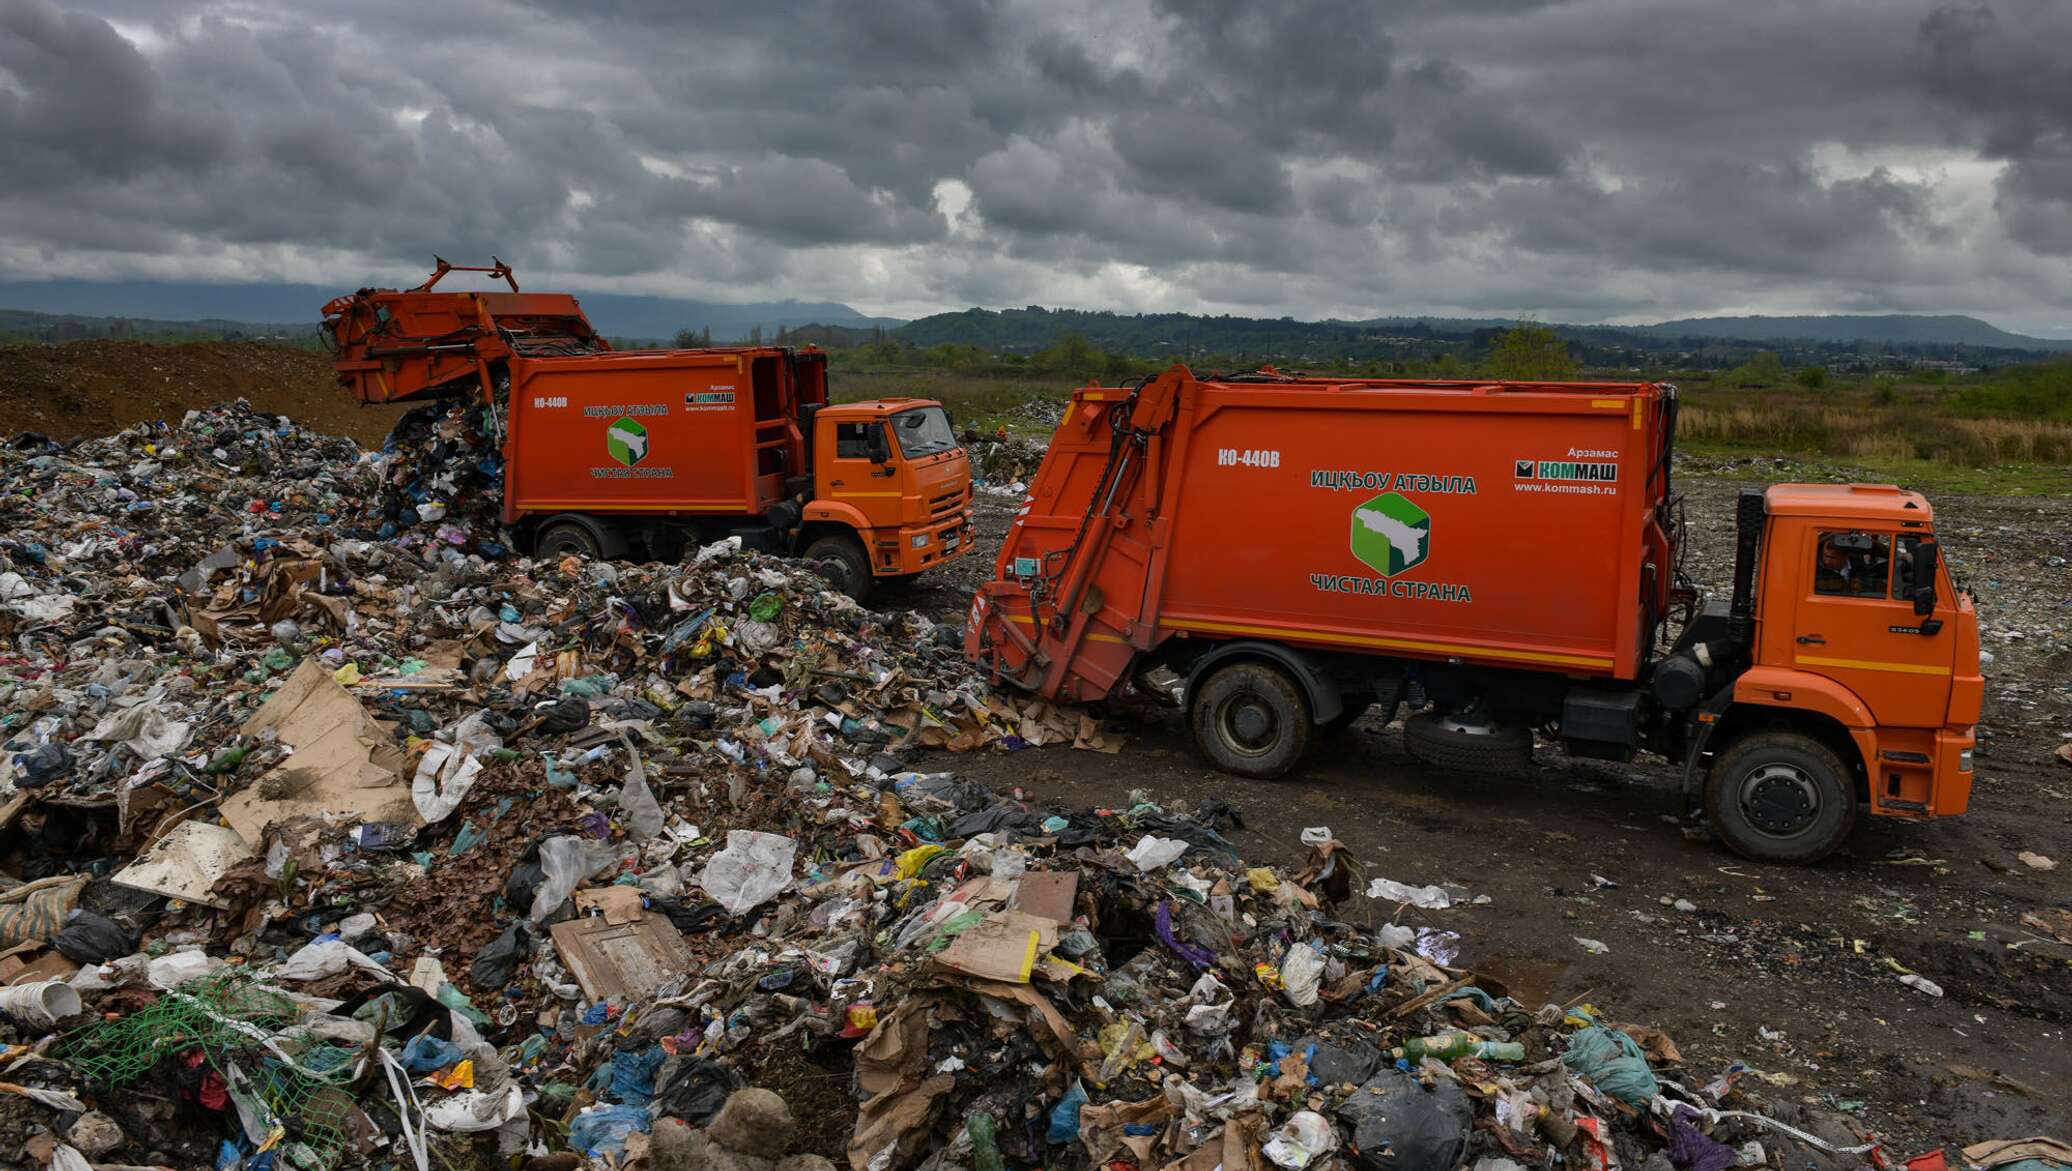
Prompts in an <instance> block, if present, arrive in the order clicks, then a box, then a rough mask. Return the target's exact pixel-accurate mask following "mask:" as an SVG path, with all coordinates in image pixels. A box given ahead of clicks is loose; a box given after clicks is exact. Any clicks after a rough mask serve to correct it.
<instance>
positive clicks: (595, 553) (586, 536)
mask: <svg viewBox="0 0 2072 1171" xmlns="http://www.w3.org/2000/svg"><path fill="white" fill-rule="evenodd" d="M532 550H533V556H535V557H566V556H568V555H569V554H570V553H573V554H575V555H576V556H578V557H582V558H585V559H587V560H590V561H602V560H603V559H604V550H603V549H602V548H601V547H600V546H599V545H598V543H597V534H595V533H593V532H591V531H590V526H589V525H586V524H583V523H582V522H580V521H573V520H563V521H556V522H554V523H553V524H550V525H548V526H547V527H546V528H544V529H541V530H540V539H539V540H538V541H536V542H534V543H533V547H532Z"/></svg>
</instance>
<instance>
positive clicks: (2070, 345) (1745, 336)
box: [1631, 313, 2072, 350]
mask: <svg viewBox="0 0 2072 1171" xmlns="http://www.w3.org/2000/svg"><path fill="white" fill-rule="evenodd" d="M1631 328H1633V329H1636V330H1638V331H1640V332H1643V333H1652V334H1656V335H1659V336H1662V337H1708V338H1733V339H1736V340H1740V341H1792V340H1798V339H1804V340H1807V341H1820V342H1891V343H1893V344H1895V345H1915V346H1921V345H1927V346H1983V347H1987V348H1991V349H2003V350H2072V338H2046V337H2029V336H2028V335H2026V334H2019V333H2009V332H2008V331H2006V330H2004V329H2001V328H2000V327H1998V326H1995V325H1988V324H1987V323H1985V322H1983V321H1980V320H1979V319H1978V318H1976V317H1961V316H1958V315H1955V314H1940V315H1929V314H1920V313H1881V314H1874V315H1848V314H1843V315H1836V316H1831V317H1685V318H1681V319H1679V320H1676V321H1664V322H1662V323H1660V324H1659V325H1640V326H1633V327H1631Z"/></svg>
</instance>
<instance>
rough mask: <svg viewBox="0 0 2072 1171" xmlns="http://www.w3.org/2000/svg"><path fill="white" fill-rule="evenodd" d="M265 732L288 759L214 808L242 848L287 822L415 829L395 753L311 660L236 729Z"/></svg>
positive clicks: (380, 730)
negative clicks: (287, 750) (394, 824)
mask: <svg viewBox="0 0 2072 1171" xmlns="http://www.w3.org/2000/svg"><path fill="white" fill-rule="evenodd" d="M268 728H271V729H274V731H275V732H276V734H277V735H278V736H279V737H280V740H281V742H282V743H283V744H288V745H291V746H293V748H294V749H295V752H294V755H292V756H290V757H288V758H287V759H286V760H283V761H282V762H281V763H280V764H278V765H275V766H274V768H273V769H272V770H271V771H269V772H268V773H267V774H266V775H265V776H262V777H260V778H259V780H258V782H257V783H255V784H253V785H252V786H251V787H249V788H247V789H245V790H244V791H242V792H240V793H236V794H234V795H232V796H230V797H228V798H226V799H225V800H224V801H223V803H222V804H221V805H220V806H219V807H218V808H219V809H220V811H221V813H222V814H223V820H224V821H225V822H228V823H229V825H230V828H232V829H234V830H236V831H237V832H238V836H239V837H242V838H243V839H244V840H245V843H246V844H247V845H249V846H251V847H252V848H254V849H257V848H259V846H260V845H261V844H263V842H264V839H265V837H266V827H267V826H269V825H272V824H274V823H275V822H279V821H287V820H288V819H290V818H295V817H316V818H320V819H322V818H331V819H337V820H342V821H347V822H362V821H399V822H404V823H406V824H409V825H416V824H418V821H419V818H418V816H417V808H416V806H414V805H413V804H412V803H411V801H410V787H409V786H408V785H407V784H405V783H404V782H403V777H402V772H403V764H404V759H403V754H402V751H401V750H400V749H398V748H397V747H396V746H395V743H394V742H393V740H392V739H391V738H390V736H389V734H388V732H387V729H386V726H385V725H383V724H381V723H380V722H378V721H376V720H375V719H374V718H373V717H372V716H369V715H368V714H367V709H365V708H363V707H361V706H360V701H359V700H357V699H354V698H353V697H352V693H351V692H349V691H347V690H346V689H345V688H343V687H340V686H339V685H338V680H336V679H334V678H332V674H331V672H330V671H328V670H326V669H325V668H324V665H323V663H321V662H319V661H318V660H317V659H315V658H308V659H304V660H303V661H302V665H301V666H300V667H297V668H296V669H295V673H294V674H292V675H290V676H288V681H287V682H286V683H285V684H283V685H282V686H281V689H280V690H279V691H277V692H275V693H274V695H273V698H272V699H269V700H267V701H266V704H265V706H263V707H261V708H260V709H259V710H258V711H257V712H255V713H253V715H252V718H251V719H249V720H247V721H245V726H244V728H243V729H241V731H242V732H243V733H244V734H245V735H247V736H253V735H257V734H258V733H260V732H262V731H265V730H266V729H268Z"/></svg>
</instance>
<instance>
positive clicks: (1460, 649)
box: [1159, 620, 1612, 668]
mask: <svg viewBox="0 0 2072 1171" xmlns="http://www.w3.org/2000/svg"><path fill="white" fill-rule="evenodd" d="M1159 625H1160V626H1164V627H1167V628H1169V629H1172V630H1199V631H1203V632H1205V633H1209V634H1257V635H1264V636H1266V637H1268V638H1299V639H1304V640H1307V641H1309V642H1349V643H1356V644H1358V645H1360V646H1371V647H1381V648H1382V649H1384V650H1396V651H1427V652H1430V653H1432V654H1441V655H1474V656H1477V657H1480V658H1485V659H1496V658H1502V659H1521V660H1524V661H1527V662H1533V663H1552V664H1555V665H1557V666H1563V667H1602V668H1609V667H1610V666H1611V665H1612V661H1611V660H1610V659H1604V658H1597V657H1595V656H1592V655H1560V654H1551V653H1548V652H1545V651H1514V650H1509V649H1499V648H1495V647H1478V646H1465V645H1462V644H1460V643H1451V642H1421V641H1417V640H1414V639H1408V638H1376V637H1374V636H1373V635H1367V634H1324V633H1320V632H1317V631H1311V630H1295V629H1291V628H1289V627H1286V626H1243V625H1239V624H1238V623H1235V622H1194V621H1172V620H1168V621H1165V622H1161V623H1159Z"/></svg>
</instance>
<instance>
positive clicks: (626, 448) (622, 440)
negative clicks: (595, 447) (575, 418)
mask: <svg viewBox="0 0 2072 1171" xmlns="http://www.w3.org/2000/svg"><path fill="white" fill-rule="evenodd" d="M604 446H605V450H607V451H609V452H611V454H612V458H613V459H615V460H618V461H619V462H620V463H622V464H625V465H626V466H627V467H629V468H630V467H632V466H633V465H634V464H637V463H639V462H640V461H641V460H644V459H646V458H647V457H648V433H647V428H646V427H644V426H642V425H641V424H640V423H639V422H637V421H635V420H633V419H620V420H619V421H618V422H616V423H613V424H612V425H611V426H609V427H607V428H605V430H604Z"/></svg>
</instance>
